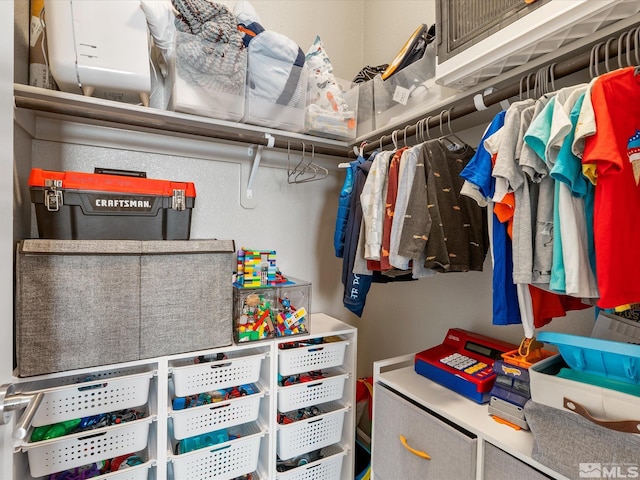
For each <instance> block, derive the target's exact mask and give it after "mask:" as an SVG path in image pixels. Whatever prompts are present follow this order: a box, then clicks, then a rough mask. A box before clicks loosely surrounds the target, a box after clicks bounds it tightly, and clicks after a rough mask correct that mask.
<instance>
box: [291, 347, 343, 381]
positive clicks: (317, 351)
mask: <svg viewBox="0 0 640 480" xmlns="http://www.w3.org/2000/svg"><path fill="white" fill-rule="evenodd" d="M348 344H349V341H348V340H343V341H339V342H327V343H320V344H318V345H309V346H306V347H297V348H285V349H279V350H278V372H279V373H280V375H285V376H286V375H295V374H296V373H302V372H309V371H312V370H320V369H322V368H331V367H338V366H340V365H342V363H343V362H344V352H345V349H346V348H347V345H348Z"/></svg>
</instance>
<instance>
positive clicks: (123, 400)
mask: <svg viewBox="0 0 640 480" xmlns="http://www.w3.org/2000/svg"><path fill="white" fill-rule="evenodd" d="M152 376H153V372H145V373H140V374H137V375H130V376H126V377H116V378H108V379H107V378H105V379H101V380H94V381H90V382H82V383H76V384H74V385H67V386H62V387H58V388H51V389H47V390H44V398H43V399H42V403H41V404H40V407H39V408H38V411H37V412H36V414H35V416H34V417H33V421H32V422H31V424H32V425H33V426H34V427H41V426H44V425H51V424H53V423H58V422H64V421H67V420H73V419H75V418H82V417H89V416H91V415H98V414H100V413H107V412H115V411H117V410H125V409H127V408H134V407H139V406H141V405H145V404H146V403H147V400H148V398H149V383H150V381H151V377H152Z"/></svg>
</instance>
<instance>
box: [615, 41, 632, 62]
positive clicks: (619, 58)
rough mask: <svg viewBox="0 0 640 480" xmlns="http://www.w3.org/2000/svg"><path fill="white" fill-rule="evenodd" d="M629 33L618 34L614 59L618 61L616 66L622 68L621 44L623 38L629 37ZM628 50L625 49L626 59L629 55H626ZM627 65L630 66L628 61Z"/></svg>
mask: <svg viewBox="0 0 640 480" xmlns="http://www.w3.org/2000/svg"><path fill="white" fill-rule="evenodd" d="M629 33H630V32H623V33H622V35H620V36H619V37H618V55H617V56H616V60H617V62H618V68H619V69H620V68H622V45H623V44H624V41H625V39H627V38H629ZM627 54H628V52H627V51H625V55H626V57H625V58H626V59H627V60H628V59H629V56H628V55H627ZM627 65H629V66H630V64H629V63H627Z"/></svg>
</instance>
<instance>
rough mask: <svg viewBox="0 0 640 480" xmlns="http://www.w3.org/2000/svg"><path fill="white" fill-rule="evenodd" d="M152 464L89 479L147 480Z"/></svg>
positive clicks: (148, 462)
mask: <svg viewBox="0 0 640 480" xmlns="http://www.w3.org/2000/svg"><path fill="white" fill-rule="evenodd" d="M152 464H153V462H152V461H150V460H149V461H146V462H145V463H143V464H141V465H135V466H133V467H128V468H125V469H123V470H121V471H117V472H111V473H105V474H104V475H98V476H96V477H90V478H91V480H148V478H149V469H150V468H151V466H152ZM48 478H49V477H48ZM55 478H58V477H57V476H56V477H55ZM60 478H62V477H60ZM65 478H66V477H65ZM69 478H74V477H69ZM78 478H81V477H78Z"/></svg>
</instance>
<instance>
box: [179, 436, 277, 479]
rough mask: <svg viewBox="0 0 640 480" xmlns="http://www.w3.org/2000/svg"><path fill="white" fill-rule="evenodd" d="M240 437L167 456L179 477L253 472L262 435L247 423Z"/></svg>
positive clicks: (194, 477)
mask: <svg viewBox="0 0 640 480" xmlns="http://www.w3.org/2000/svg"><path fill="white" fill-rule="evenodd" d="M246 427H247V428H246V429H244V430H242V434H241V436H240V437H239V438H237V439H235V440H231V441H229V442H225V443H221V444H220V445H215V446H213V447H207V448H202V449H200V450H195V451H193V452H189V453H184V454H182V455H172V456H171V457H170V459H171V463H172V465H173V478H174V479H176V480H178V479H180V480H182V479H189V480H218V479H229V478H235V477H239V476H241V475H246V474H248V473H251V472H254V471H255V470H256V468H257V467H258V458H259V454H260V443H261V440H262V438H263V437H264V435H265V432H263V431H261V430H260V428H259V427H258V426H257V425H256V424H251V425H247V426H246Z"/></svg>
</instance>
